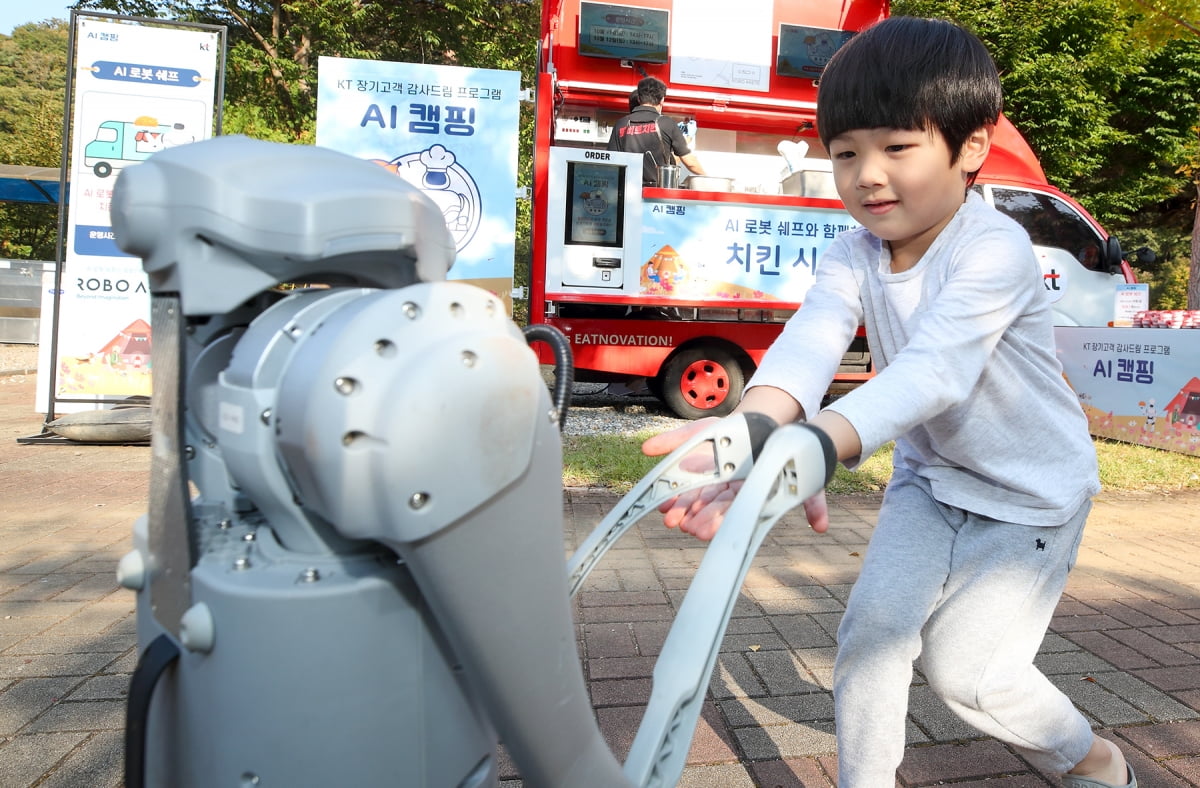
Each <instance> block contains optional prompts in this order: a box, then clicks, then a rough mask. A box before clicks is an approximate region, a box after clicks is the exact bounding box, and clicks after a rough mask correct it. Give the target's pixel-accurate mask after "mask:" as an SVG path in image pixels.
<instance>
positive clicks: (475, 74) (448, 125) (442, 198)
mask: <svg viewBox="0 0 1200 788" xmlns="http://www.w3.org/2000/svg"><path fill="white" fill-rule="evenodd" d="M520 87H521V75H520V73H519V72H516V71H496V70H491V69H481V68H461V67H457V66H435V65H425V64H421V63H392V62H387V61H376V60H354V59H349V58H336V57H322V58H321V59H320V60H319V62H318V66H317V144H318V145H320V146H322V147H326V148H332V149H334V150H337V151H341V152H342V153H348V154H350V155H352V156H357V157H358V158H361V159H367V160H369V161H372V162H375V163H376V164H378V165H379V166H381V167H384V168H385V169H387V170H389V171H391V172H394V173H396V175H398V176H400V177H401V178H404V179H405V180H406V181H408V182H409V183H411V184H413V185H414V186H416V187H418V188H419V189H421V190H422V191H424V192H425V194H426V195H428V196H429V197H430V198H431V199H432V200H433V201H434V202H435V203H436V204H437V205H438V206H439V207H440V208H441V210H442V215H443V216H444V217H445V219H446V226H447V227H448V228H449V229H450V233H451V235H452V236H453V238H454V243H455V248H456V250H457V252H456V258H455V262H454V266H453V267H452V268H451V269H450V273H449V278H450V279H455V280H460V281H468V282H470V283H472V284H474V285H477V286H479V287H482V288H484V289H486V290H489V291H491V292H492V293H494V294H495V295H497V296H499V297H500V298H501V299H503V301H504V303H505V304H506V305H507V307H508V310H509V314H512V283H513V258H514V256H515V254H516V189H517V140H518V132H519V120H520Z"/></svg>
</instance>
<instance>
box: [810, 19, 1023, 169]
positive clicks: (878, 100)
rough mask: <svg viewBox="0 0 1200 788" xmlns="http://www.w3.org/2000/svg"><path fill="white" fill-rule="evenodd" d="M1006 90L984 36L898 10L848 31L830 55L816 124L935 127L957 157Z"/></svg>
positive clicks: (828, 129) (825, 133)
mask: <svg viewBox="0 0 1200 788" xmlns="http://www.w3.org/2000/svg"><path fill="white" fill-rule="evenodd" d="M1003 103H1004V97H1003V92H1002V91H1001V88H1000V76H999V74H997V72H996V64H995V62H994V61H993V60H992V57H991V55H990V54H988V51H987V49H986V48H984V46H983V43H982V42H981V41H980V40H979V39H978V38H976V37H975V36H974V35H973V34H971V33H969V32H968V31H966V30H964V29H963V28H961V27H959V26H958V25H955V24H953V23H951V22H946V21H943V20H940V19H919V18H916V17H906V16H896V17H891V18H889V19H885V20H883V21H882V22H878V23H876V24H874V25H872V26H871V27H869V28H867V29H866V30H864V31H863V32H861V33H859V34H858V35H856V36H854V37H853V38H851V39H850V40H849V41H848V42H846V44H845V45H844V46H842V48H841V49H839V50H838V51H837V53H836V54H835V55H834V56H833V58H832V59H831V60H830V61H829V64H828V65H827V66H826V67H825V71H824V72H823V73H822V74H821V81H820V83H819V85H818V90H817V132H818V133H819V134H820V135H821V142H822V143H824V145H825V147H826V148H828V147H829V142H830V140H832V139H833V138H834V137H837V136H839V135H841V134H844V133H846V132H847V131H855V130H858V129H875V128H893V129H905V130H910V131H918V130H922V131H924V130H927V131H933V130H937V131H939V132H941V135H942V137H943V138H944V139H945V140H946V145H947V147H949V148H950V156H951V159H950V162H951V164H953V163H954V162H956V161H958V156H959V153H960V151H961V150H962V146H963V143H965V142H966V141H967V138H968V137H970V136H971V134H972V133H973V132H974V131H976V130H977V129H979V128H981V127H983V126H987V125H990V124H994V123H996V121H997V120H998V119H999V117H1000V110H1001V109H1002V107H1003Z"/></svg>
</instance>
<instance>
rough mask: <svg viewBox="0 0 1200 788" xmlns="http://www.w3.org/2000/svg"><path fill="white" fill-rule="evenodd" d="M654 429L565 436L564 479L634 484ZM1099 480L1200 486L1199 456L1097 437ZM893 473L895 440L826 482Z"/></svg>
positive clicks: (843, 487) (837, 488)
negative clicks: (643, 447) (855, 467)
mask: <svg viewBox="0 0 1200 788" xmlns="http://www.w3.org/2000/svg"><path fill="white" fill-rule="evenodd" d="M651 434H652V433H650V432H645V433H639V434H637V435H587V436H566V437H564V438H563V484H564V485H566V486H569V487H608V488H611V489H613V490H614V491H617V492H625V491H627V490H629V488H630V487H632V486H633V485H634V484H635V483H636V482H637V481H638V480H639V479H641V478H642V477H643V476H645V475H646V474H647V473H649V472H650V470H651V469H652V468H653V467H654V466H655V464H656V463H657V462H658V460H659V459H660V458H654V457H646V456H644V455H643V454H642V452H641V449H640V446H641V442H642V441H643V440H644V439H645V438H647V437H649V436H650V435H651ZM1094 442H1095V445H1096V456H1097V457H1098V458H1099V461H1100V482H1101V484H1103V485H1104V489H1105V490H1106V491H1124V492H1129V491H1166V490H1200V457H1193V456H1191V455H1187V454H1177V453H1175V452H1168V451H1163V450H1161V449H1151V448H1147V447H1145V446H1137V445H1135V444H1132V443H1120V442H1117V441H1111V440H1107V439H1105V438H1096V439H1095V440H1094ZM891 475H892V446H891V444H888V445H887V446H884V447H883V448H881V449H880V450H879V451H877V452H875V454H874V455H872V456H871V458H870V459H868V460H867V461H866V462H865V463H863V465H862V467H860V468H859V469H858V470H857V471H854V472H850V471H847V470H846V469H845V468H843V467H841V466H840V465H839V466H838V468H837V472H836V474H835V475H834V478H833V481H832V482H830V484H829V487H828V488H827V489H828V491H829V492H830V493H833V494H839V495H843V494H849V493H862V492H878V491H880V490H882V489H883V488H884V487H886V486H887V480H888V479H889V478H890V477H891Z"/></svg>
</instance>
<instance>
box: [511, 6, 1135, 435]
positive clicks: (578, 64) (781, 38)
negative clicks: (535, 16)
mask: <svg viewBox="0 0 1200 788" xmlns="http://www.w3.org/2000/svg"><path fill="white" fill-rule="evenodd" d="M705 8H707V6H699V5H697V4H695V3H684V2H682V0H679V2H676V0H636V2H631V3H629V4H625V3H621V2H594V1H593V0H546V2H545V3H544V4H543V14H542V25H541V36H540V39H539V41H540V43H539V55H538V74H537V92H536V112H537V119H536V130H535V150H534V175H533V183H534V187H533V188H534V201H533V254H532V263H531V272H530V291H531V292H530V302H529V306H530V308H529V315H530V317H529V319H530V322H531V323H546V324H549V325H552V326H554V327H556V328H558V329H560V330H561V331H562V332H563V333H564V334H565V335H566V336H567V338H568V339H569V340H570V342H571V346H572V351H573V356H574V362H575V367H576V371H575V379H576V380H580V381H592V382H603V381H609V382H623V383H630V382H631V381H635V380H638V379H644V380H645V381H646V383H647V386H648V388H649V390H650V391H651V392H652V393H653V394H654V395H655V396H658V397H659V398H660V399H662V400H663V401H664V402H665V403H666V404H667V405H668V406H669V407H670V408H671V409H672V410H673V411H675V412H676V413H677V414H678V415H680V416H683V417H686V418H698V417H701V416H708V415H718V416H719V415H724V414H725V413H727V412H728V411H729V410H731V409H732V408H733V406H734V405H735V404H736V403H737V401H738V399H739V398H740V396H741V393H742V391H743V388H744V385H745V381H746V380H747V379H748V378H749V376H750V375H751V374H752V372H753V371H754V369H755V366H756V365H757V364H758V362H759V361H760V360H761V358H762V355H763V353H764V352H765V351H766V349H767V347H768V346H769V345H770V343H771V341H772V340H773V339H774V338H775V337H776V336H777V335H778V334H779V332H780V331H781V330H782V328H783V324H784V323H785V322H786V320H787V319H788V317H789V316H791V315H792V314H793V313H794V312H795V310H796V309H798V308H800V307H801V304H802V302H803V299H804V294H805V292H806V291H807V289H808V288H809V287H810V286H811V284H812V283H813V281H814V276H815V273H816V271H817V269H818V267H819V265H820V260H821V256H822V254H824V251H825V250H826V249H827V248H828V247H829V245H830V244H831V243H832V241H833V238H834V237H835V236H836V235H837V234H838V233H839V232H841V231H843V230H846V229H849V228H851V227H853V226H855V223H854V221H853V219H852V218H851V217H850V215H849V214H848V213H847V212H846V211H845V210H844V207H843V206H842V204H841V202H840V201H839V200H838V198H837V193H836V191H835V190H834V188H833V177H832V171H831V165H830V161H829V156H828V153H827V152H826V151H825V150H824V148H823V146H822V145H821V142H820V139H819V137H818V135H817V131H816V100H817V90H818V85H819V80H820V75H821V71H822V69H823V68H824V65H825V63H827V62H828V60H829V57H830V56H832V51H833V50H836V48H837V47H838V46H840V45H841V44H842V43H844V42H845V41H847V40H849V38H850V37H852V36H853V35H854V34H855V33H856V32H857V31H859V30H862V29H863V28H865V27H868V26H869V25H871V24H872V23H874V22H876V21H879V20H880V19H883V18H884V17H886V16H887V14H888V10H889V9H888V0H847V2H844V3H794V2H788V0H753V2H751V3H750V4H749V5H748V6H747V7H746V8H744V9H743V8H742V6H739V9H740V10H739V13H738V15H737V17H736V18H727V19H723V20H715V19H705V18H703V17H704V14H705V13H707V12H706V11H705V10H704V9H705ZM743 11H744V12H745V13H743ZM730 25H736V26H737V30H736V31H732V30H730V29H729V26H730ZM734 32H736V35H735V34H734ZM714 37H715V38H714ZM643 76H654V77H657V78H659V79H661V80H662V81H663V82H665V83H666V84H667V98H666V102H665V105H664V110H663V111H664V113H665V114H666V115H667V116H668V117H670V118H671V119H673V120H675V121H676V122H678V123H679V124H680V126H681V128H683V129H685V130H686V132H685V133H686V136H687V137H688V138H689V140H690V141H691V147H692V149H693V151H694V152H695V153H696V156H697V158H699V160H700V161H701V162H703V164H704V167H705V170H706V177H696V176H692V177H688V178H685V179H683V182H682V183H681V187H680V188H669V189H667V188H657V187H650V186H647V187H643V186H642V178H641V173H642V159H641V158H640V157H639V156H638V155H636V154H629V153H621V152H615V151H608V150H606V147H607V145H606V144H607V141H608V137H609V133H610V131H611V128H612V126H613V124H614V123H615V122H616V121H617V120H618V119H619V118H620V117H621V116H622V115H624V114H625V113H626V112H627V111H628V101H629V95H630V91H631V90H632V89H633V88H634V87H635V86H636V84H637V82H638V81H639V80H640V79H641V78H642V77H643ZM685 172H686V169H685ZM975 188H976V190H978V191H979V192H980V193H981V194H982V195H983V197H984V198H985V199H986V200H988V201H989V202H990V203H991V204H993V205H994V206H996V207H997V208H998V209H999V210H1001V211H1003V212H1005V213H1007V214H1008V215H1010V216H1012V217H1013V218H1014V219H1016V220H1017V221H1018V222H1020V223H1021V224H1022V225H1023V226H1024V227H1025V228H1026V229H1027V230H1028V231H1029V233H1030V236H1031V239H1032V240H1033V243H1034V246H1035V251H1036V252H1037V256H1038V258H1039V260H1040V261H1041V263H1042V269H1043V275H1044V287H1045V290H1046V294H1047V298H1049V299H1050V300H1051V301H1052V302H1053V308H1054V310H1055V315H1056V322H1058V323H1059V324H1060V325H1082V326H1089V325H1092V326H1094V325H1107V324H1108V322H1109V321H1111V320H1113V312H1114V309H1115V298H1114V296H1115V284H1116V283H1124V282H1133V281H1136V280H1135V279H1134V276H1133V273H1132V271H1131V270H1130V268H1129V265H1128V264H1127V263H1126V262H1125V261H1124V260H1123V254H1122V252H1121V250H1120V246H1119V244H1118V243H1117V241H1116V240H1115V239H1113V238H1111V237H1109V235H1108V234H1107V233H1106V232H1105V231H1104V229H1103V228H1102V227H1101V226H1100V225H1099V224H1098V223H1097V222H1096V221H1095V220H1094V219H1093V218H1092V217H1091V216H1090V215H1088V213H1087V211H1086V210H1084V209H1083V208H1082V207H1081V206H1080V205H1079V204H1078V203H1077V202H1076V201H1075V200H1073V199H1072V198H1071V197H1069V196H1068V195H1066V194H1064V193H1063V192H1061V191H1060V190H1058V189H1057V188H1055V187H1054V186H1053V185H1051V184H1050V183H1049V182H1048V181H1047V179H1046V176H1045V173H1044V172H1043V171H1042V168H1041V165H1040V164H1039V163H1038V161H1037V158H1036V157H1035V155H1034V153H1033V151H1032V149H1031V148H1030V147H1029V145H1028V144H1027V143H1026V141H1025V140H1024V138H1022V136H1021V135H1020V133H1019V132H1018V131H1017V129H1016V128H1015V127H1014V126H1013V125H1012V124H1011V123H1010V122H1009V121H1008V120H1007V119H1006V118H1004V117H1002V118H1001V119H1000V123H999V125H998V127H997V129H996V133H995V136H994V139H993V143H992V152H991V155H990V156H989V158H988V160H987V163H986V164H985V165H984V168H983V170H982V172H981V173H980V175H979V178H978V180H977V183H976V185H975ZM996 264H997V265H1003V264H1004V261H1002V260H997V261H996ZM860 333H861V332H860ZM538 352H539V353H541V354H542V360H543V361H544V362H545V363H550V362H551V361H552V359H551V357H550V351H549V350H548V349H546V348H539V350H538ZM871 375H872V368H871V358H870V353H869V351H868V348H867V345H866V340H865V337H864V336H859V337H858V338H857V339H856V340H855V342H854V343H853V344H852V345H851V347H850V348H848V349H847V353H846V356H845V359H844V363H843V366H842V367H841V371H840V372H839V375H838V378H837V379H836V380H835V387H846V386H853V385H856V384H857V383H859V382H861V381H863V380H866V379H868V378H869V377H870V376H871Z"/></svg>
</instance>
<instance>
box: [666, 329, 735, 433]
mask: <svg viewBox="0 0 1200 788" xmlns="http://www.w3.org/2000/svg"><path fill="white" fill-rule="evenodd" d="M745 385H746V379H745V375H744V374H743V373H742V367H741V364H739V363H738V360H737V358H736V357H734V355H733V354H732V353H730V352H729V351H728V350H725V349H724V348H720V347H714V346H707V347H705V346H700V347H692V348H688V349H686V350H683V351H680V352H679V353H677V354H675V355H674V356H672V357H671V358H670V359H668V360H667V363H666V364H665V365H664V366H663V371H662V376H661V386H662V400H663V402H665V403H666V404H667V407H669V408H670V409H671V410H672V411H674V412H675V414H676V415H677V416H679V417H680V418H684V419H699V418H703V417H705V416H727V415H729V413H730V412H731V411H732V410H733V409H734V407H736V406H737V404H738V401H739V400H740V399H741V398H742V390H743V389H744V388H745Z"/></svg>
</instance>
